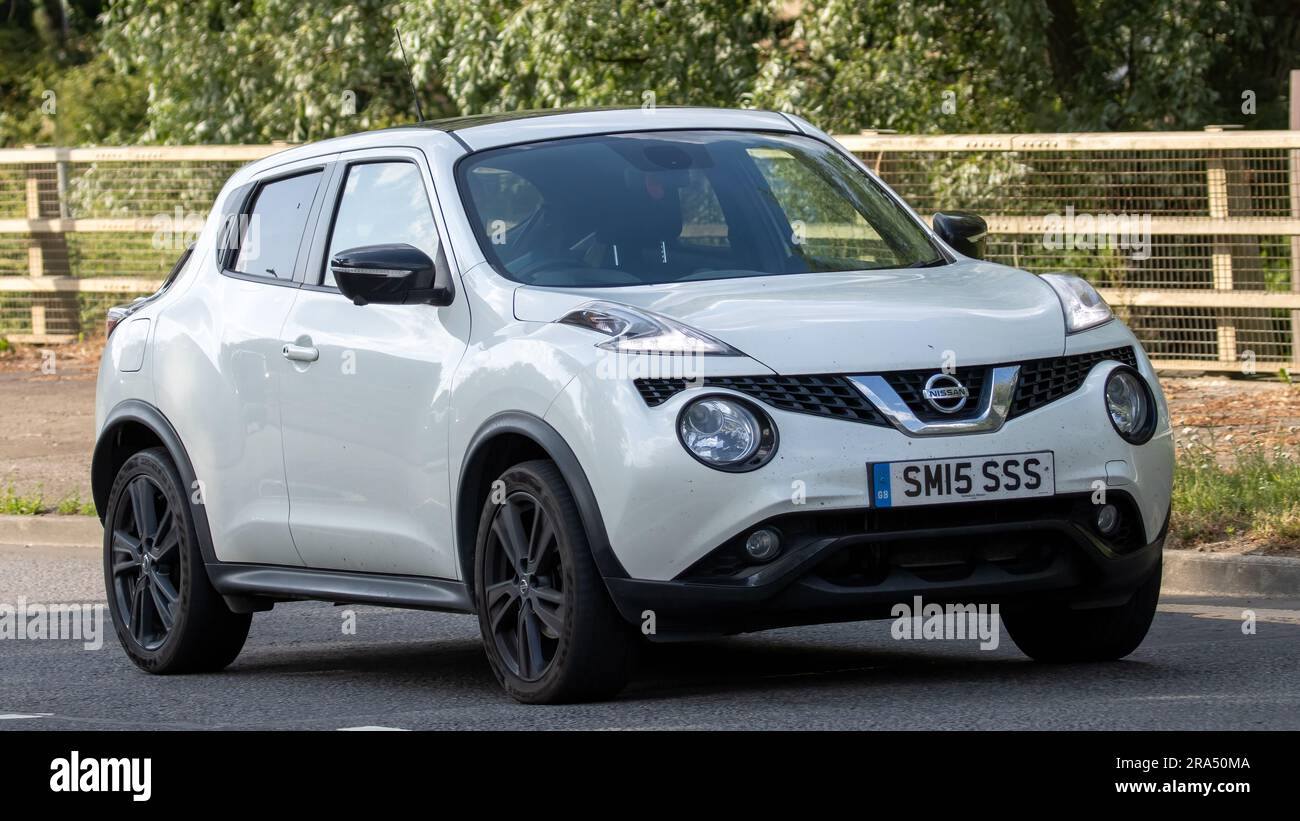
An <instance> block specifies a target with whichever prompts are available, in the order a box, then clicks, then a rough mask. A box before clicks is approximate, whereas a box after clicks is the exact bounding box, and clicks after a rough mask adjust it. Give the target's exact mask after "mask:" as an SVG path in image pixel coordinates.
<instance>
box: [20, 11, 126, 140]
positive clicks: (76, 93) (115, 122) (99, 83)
mask: <svg viewBox="0 0 1300 821" xmlns="http://www.w3.org/2000/svg"><path fill="white" fill-rule="evenodd" d="M100 5H101V4H100V3H98V2H92V1H90V0H85V1H83V2H73V0H46V1H45V2H40V0H36V2H32V0H8V2H4V3H0V145H15V144H23V143H62V144H76V143H85V142H124V141H130V140H132V139H134V138H135V136H136V135H137V134H138V133H139V131H140V130H141V128H142V127H143V124H144V111H145V97H144V89H143V86H142V85H141V84H140V83H138V82H136V81H135V80H134V78H132V77H129V76H122V75H119V74H118V73H117V72H116V71H115V70H114V67H113V65H112V63H111V62H110V61H109V59H108V58H107V56H106V55H104V54H103V53H101V52H100V51H99V50H98V48H97V45H98V36H99V26H98V22H97V15H98V14H99V13H100V11H101V9H100Z"/></svg>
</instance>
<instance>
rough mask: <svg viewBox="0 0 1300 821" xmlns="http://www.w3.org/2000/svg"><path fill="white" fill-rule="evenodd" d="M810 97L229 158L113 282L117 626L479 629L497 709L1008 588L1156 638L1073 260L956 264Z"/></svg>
mask: <svg viewBox="0 0 1300 821" xmlns="http://www.w3.org/2000/svg"><path fill="white" fill-rule="evenodd" d="M933 225H934V229H933V230H931V228H930V227H929V226H928V225H927V224H926V223H925V222H924V221H923V220H922V219H920V218H919V217H918V216H917V214H916V213H915V212H913V211H912V210H911V209H910V208H909V207H908V206H907V205H906V204H905V203H903V202H902V201H901V200H900V199H899V198H898V197H897V196H896V195H895V194H894V193H893V192H892V191H891V190H890V189H889V188H888V187H886V186H885V185H884V184H883V183H882V182H881V181H880V180H879V179H878V178H877V177H876V176H875V175H874V174H872V172H871V171H870V170H869V169H868V168H866V167H865V166H864V165H863V164H862V163H861V162H860V161H858V160H857V159H856V158H855V157H854V156H853V155H851V154H849V153H848V152H846V151H845V150H843V149H842V148H841V147H840V146H838V145H837V144H836V143H835V142H834V141H833V140H832V139H831V138H829V137H828V136H826V135H825V134H824V133H822V132H821V131H819V130H818V129H816V128H814V127H813V126H811V125H810V124H809V123H807V122H806V121H804V120H802V119H800V118H798V117H793V116H787V115H783V114H778V113H769V112H760V111H728V110H715V109H689V108H682V109H676V108H659V109H653V110H642V109H630V110H593V111H567V112H566V111H557V112H528V113H520V114H514V115H503V116H485V117H469V118H462V119H456V120H448V121H442V122H433V123H425V124H421V125H418V126H413V127H407V128H396V129H390V130H386V131H379V132H372V133H365V134H357V135H353V136H349V137H343V138H340V139H333V140H327V141H324V142H320V143H316V144H312V145H305V146H300V147H296V148H292V149H290V150H287V151H284V152H282V153H279V154H276V155H274V156H271V157H268V158H266V159H263V160H259V161H257V162H254V163H252V164H251V165H249V166H247V167H245V168H243V169H241V170H240V171H238V172H237V173H235V174H234V176H232V177H231V179H230V180H229V182H228V183H227V184H226V185H225V187H224V189H223V190H222V192H221V194H220V195H219V197H218V198H217V200H216V203H215V206H214V208H213V210H212V213H211V216H210V217H209V218H208V220H207V223H206V225H205V227H204V228H203V230H202V233H201V234H200V236H199V237H198V239H197V241H196V242H195V243H194V245H193V246H191V248H190V250H189V251H187V252H186V253H185V255H184V256H183V257H182V258H181V260H180V261H179V262H178V263H177V265H176V267H175V269H174V270H173V272H172V274H171V276H169V277H168V279H167V281H166V283H165V284H164V285H163V287H162V288H161V289H160V290H159V291H158V293H156V294H154V295H153V296H150V297H147V298H143V299H140V300H137V301H136V302H135V303H133V304H131V305H128V306H124V307H119V308H114V309H112V310H111V311H110V314H109V326H110V336H109V339H108V343H107V346H106V348H105V353H104V358H103V362H102V365H101V367H100V372H99V384H98V395H97V402H96V425H97V431H98V439H97V443H96V446H95V453H94V463H93V468H92V473H93V477H92V478H93V488H94V498H95V504H96V507H97V508H98V510H99V515H100V517H101V518H102V519H103V522H104V574H105V582H106V585H107V590H108V601H109V603H110V609H111V612H112V617H113V623H114V626H115V628H116V631H117V633H118V636H119V638H120V640H121V643H122V645H123V647H124V648H125V649H126V652H127V654H128V655H129V656H130V657H131V659H132V660H133V661H134V662H135V663H136V664H137V665H139V666H140V667H141V668H143V669H145V670H148V671H150V672H155V673H178V672H187V671H203V670H216V669H219V668H222V667H224V666H226V665H227V664H229V663H230V662H231V661H233V660H234V659H235V657H236V656H237V655H238V653H239V651H240V649H241V647H242V645H243V644H244V640H245V638H246V636H247V634H248V630H249V625H250V620H251V614H252V613H253V612H256V611H262V610H268V609H270V608H271V607H272V606H273V605H274V604H276V603H277V602H286V601H294V600H323V601H330V602H340V603H341V602H349V603H368V604H380V605H391V606H394V607H409V608H424V609H429V610H442V611H452V612H462V613H475V614H477V617H478V622H479V626H480V628H481V632H482V636H483V645H484V648H485V649H486V652H487V657H488V659H489V661H490V663H491V667H492V669H493V671H494V672H495V674H496V676H497V678H498V679H499V680H500V681H501V684H502V685H503V686H504V688H505V689H506V690H507V691H508V692H509V693H510V695H512V696H513V697H515V698H516V699H519V700H521V701H526V702H559V701H574V700H581V699H593V698H601V697H609V696H611V695H613V694H615V693H617V692H618V690H619V689H620V688H621V687H623V685H624V684H625V683H626V682H627V680H628V676H629V669H630V665H631V662H632V659H633V656H634V651H635V650H636V648H637V646H638V645H639V644H640V643H641V642H643V641H647V640H652V641H671V640H680V639H684V638H695V637H704V636H717V635H725V634H733V633H739V632H745V631H752V630H761V629H765V628H772V627H782V626H790V625H797V624H812V623H824V622H834V621H852V620H864V619H873V618H882V617H888V616H889V615H890V612H891V610H892V609H893V606H894V605H895V604H897V603H900V602H906V603H911V602H913V601H914V598H915V597H918V596H919V597H921V599H922V600H923V601H924V602H926V603H935V604H939V605H962V606H966V605H970V604H976V603H997V604H998V605H999V607H1000V612H1001V615H1002V620H1003V623H1005V625H1006V627H1007V629H1008V631H1009V633H1010V635H1011V637H1012V639H1013V640H1014V641H1015V643H1016V644H1017V645H1018V646H1019V647H1020V648H1021V649H1022V650H1023V651H1024V652H1025V653H1026V654H1028V655H1029V656H1031V657H1033V658H1035V659H1039V660H1046V661H1087V660H1106V659H1116V658H1119V657H1121V656H1124V655H1126V654H1128V653H1130V652H1132V651H1133V650H1134V649H1135V648H1136V647H1137V646H1138V644H1139V643H1140V642H1141V641H1142V639H1143V637H1144V635H1145V634H1146V631H1147V628H1148V626H1149V625H1150V622H1151V618H1152V614H1153V612H1154V610H1155V605H1156V599H1157V597H1158V594H1159V590H1160V569H1161V549H1162V544H1163V541H1164V536H1165V531H1166V528H1167V527H1168V521H1169V503H1170V486H1171V482H1172V472H1173V442H1172V437H1171V433H1170V427H1169V415H1168V410H1167V407H1166V405H1165V401H1164V398H1163V395H1162V394H1161V391H1160V387H1159V383H1158V382H1157V380H1156V376H1155V373H1154V372H1153V371H1152V367H1151V363H1150V362H1149V361H1148V359H1147V357H1146V355H1145V354H1144V352H1143V350H1142V348H1141V346H1140V345H1139V344H1138V342H1137V340H1136V339H1135V338H1134V336H1133V334H1132V333H1131V332H1130V331H1129V330H1128V329H1127V328H1126V327H1125V326H1124V325H1123V324H1122V323H1121V322H1120V321H1118V320H1117V319H1115V318H1114V317H1113V316H1112V314H1111V311H1110V309H1109V307H1108V306H1107V305H1106V304H1105V302H1104V301H1102V299H1101V298H1100V297H1099V296H1098V294H1097V292H1096V291H1095V290H1093V288H1092V287H1091V286H1089V285H1088V284H1087V283H1086V282H1084V281H1083V280H1081V279H1078V278H1076V277H1073V276H1069V275H1067V274H1049V275H1043V276H1035V275H1033V274H1029V273H1026V272H1024V271H1019V270H1015V269H1012V268H1008V267H1005V266H1003V265H996V264H992V263H989V262H984V261H982V260H981V256H982V253H983V248H984V234H985V231H986V228H985V224H984V222H983V220H981V219H980V218H979V217H976V216H973V215H969V214H962V213H941V214H936V215H935V216H934V219H933Z"/></svg>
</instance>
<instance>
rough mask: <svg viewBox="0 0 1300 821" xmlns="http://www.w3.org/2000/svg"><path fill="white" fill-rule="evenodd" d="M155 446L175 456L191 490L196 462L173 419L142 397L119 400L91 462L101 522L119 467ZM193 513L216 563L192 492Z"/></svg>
mask: <svg viewBox="0 0 1300 821" xmlns="http://www.w3.org/2000/svg"><path fill="white" fill-rule="evenodd" d="M152 447H161V448H163V449H165V450H166V451H167V454H168V455H169V456H170V457H171V460H172V464H174V465H175V466H176V470H177V472H178V473H180V475H181V481H182V482H183V483H184V485H185V487H184V488H182V491H188V490H189V489H191V488H193V487H194V483H195V473H194V465H193V464H192V463H191V462H190V457H189V454H188V453H187V452H186V451H185V446H184V444H182V442H181V437H180V434H178V433H177V432H176V429H175V428H174V427H172V424H171V422H169V421H168V420H167V417H166V416H164V415H163V412H162V411H160V410H158V409H157V408H156V407H154V406H153V405H150V404H149V403H147V402H143V401H141V400H139V399H127V400H124V401H122V402H119V403H118V404H117V405H115V406H114V407H113V409H112V410H111V411H109V413H108V417H107V418H106V419H105V420H104V427H103V430H102V431H101V432H100V434H99V437H98V438H97V439H96V440H95V452H94V456H93V457H92V458H91V462H90V492H91V496H92V498H93V499H94V500H95V512H96V513H98V514H99V520H100V522H103V521H104V517H105V516H106V515H107V512H108V494H109V491H110V490H112V487H113V481H114V479H115V478H116V477H117V472H118V470H119V469H120V468H121V467H122V465H123V464H125V463H126V460H127V459H130V458H131V456H132V455H133V454H135V453H139V452H140V451H142V450H146V449H148V448H152ZM187 495H188V496H189V499H190V512H191V514H192V515H193V517H194V529H195V530H196V531H197V533H198V537H199V549H200V551H201V552H202V554H203V559H204V561H205V562H207V563H213V562H216V560H217V558H216V551H215V550H214V549H213V546H212V531H211V530H210V529H209V527H208V515H207V511H206V510H205V508H204V506H203V505H202V504H201V503H196V502H195V501H194V495H193V494H192V493H189V494H187Z"/></svg>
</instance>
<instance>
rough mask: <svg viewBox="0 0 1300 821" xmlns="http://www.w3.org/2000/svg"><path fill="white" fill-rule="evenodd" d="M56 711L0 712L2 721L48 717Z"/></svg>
mask: <svg viewBox="0 0 1300 821" xmlns="http://www.w3.org/2000/svg"><path fill="white" fill-rule="evenodd" d="M52 715H54V713H0V721H22V720H23V719H27V718H48V717H49V716H52Z"/></svg>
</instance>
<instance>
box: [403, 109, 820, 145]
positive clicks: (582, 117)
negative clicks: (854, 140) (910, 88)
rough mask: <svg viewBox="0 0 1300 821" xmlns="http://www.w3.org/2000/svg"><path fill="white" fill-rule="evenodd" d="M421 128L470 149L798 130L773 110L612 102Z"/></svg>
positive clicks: (442, 122) (435, 123)
mask: <svg viewBox="0 0 1300 821" xmlns="http://www.w3.org/2000/svg"><path fill="white" fill-rule="evenodd" d="M417 127H425V128H432V129H435V130H438V131H444V132H446V133H448V134H452V135H453V136H454V137H455V138H456V139H457V140H458V141H459V142H461V143H462V144H463V145H464V146H465V147H466V148H467V149H468V150H471V151H482V150H484V149H487V148H497V147H500V146H503V145H514V144H518V143H526V142H535V141H537V140H553V139H558V138H561V137H581V136H587V135H591V134H611V133H618V132H626V131H660V130H680V129H687V128H691V129H740V130H753V131H783V132H797V131H798V130H799V128H798V127H797V126H796V125H795V124H794V123H793V122H792V121H791V120H790V119H789V118H787V117H786V116H784V115H782V114H778V113H775V112H772V111H754V110H746V109H732V108H701V107H693V106H655V107H645V108H633V107H609V108H579V109H547V110H540V111H518V112H512V113H509V114H486V115H479V116H472V117H456V118H453V119H450V120H435V121H432V122H428V123H421V124H420V125H419V126H417Z"/></svg>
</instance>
